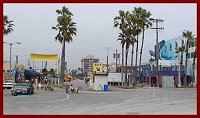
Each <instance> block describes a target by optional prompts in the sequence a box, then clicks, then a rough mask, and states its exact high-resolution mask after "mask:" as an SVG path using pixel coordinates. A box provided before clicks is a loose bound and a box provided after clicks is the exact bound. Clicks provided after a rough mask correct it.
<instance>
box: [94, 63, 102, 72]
mask: <svg viewBox="0 0 200 118" xmlns="http://www.w3.org/2000/svg"><path fill="white" fill-rule="evenodd" d="M102 70H103V64H102V63H93V72H94V73H101V72H102Z"/></svg>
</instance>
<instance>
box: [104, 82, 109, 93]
mask: <svg viewBox="0 0 200 118" xmlns="http://www.w3.org/2000/svg"><path fill="white" fill-rule="evenodd" d="M103 91H104V92H105V91H108V85H107V84H104V89H103Z"/></svg>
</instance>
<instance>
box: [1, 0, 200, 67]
mask: <svg viewBox="0 0 200 118" xmlns="http://www.w3.org/2000/svg"><path fill="white" fill-rule="evenodd" d="M62 6H66V7H67V8H69V10H70V11H71V12H72V13H73V15H74V16H73V20H74V22H76V23H77V36H75V37H74V38H73V42H72V43H70V44H67V45H66V61H67V62H68V68H69V69H76V68H78V67H81V59H82V58H84V57H86V56H87V55H94V56H95V57H96V58H99V59H100V61H101V62H103V63H106V56H107V50H106V47H109V48H110V50H109V62H114V61H115V59H114V58H113V53H114V51H115V50H116V49H117V50H118V52H120V53H121V48H120V47H121V46H120V43H119V41H117V37H118V33H119V32H120V31H119V30H118V29H117V28H113V21H114V20H113V19H114V17H115V16H118V11H119V10H124V11H127V10H133V9H134V7H139V6H140V7H142V8H144V9H146V10H148V11H151V13H152V17H153V18H160V19H163V20H164V24H162V26H164V31H160V32H159V41H161V40H169V39H172V38H175V37H177V36H180V35H181V32H182V31H184V30H190V31H192V32H193V33H194V34H195V35H196V32H197V5H196V4H191V3H190V4H186V3H184V4H153V3H151V4H135V3H133V4H130V3H128V4H63V3H62V4H19V3H17V4H13V3H12V4H8V3H6V4H4V8H3V10H4V11H3V13H4V15H8V16H9V20H13V21H14V24H15V26H14V32H12V34H9V35H8V36H4V41H6V42H9V43H10V42H15V41H18V42H21V44H20V45H17V44H15V45H14V46H13V53H12V55H13V56H12V60H13V61H15V58H14V56H15V55H20V56H19V63H20V64H24V65H27V60H28V58H29V56H30V53H48V54H51V53H58V54H59V55H61V48H62V47H61V44H60V43H59V42H56V41H55V35H56V33H57V32H56V31H54V30H52V29H51V28H52V26H55V25H56V18H57V14H56V12H55V11H56V9H61V8H62ZM154 45H155V30H152V29H147V30H146V32H145V43H144V52H143V62H147V61H148V60H149V57H150V54H149V50H150V49H151V50H153V46H154ZM130 51H131V50H130ZM129 55H130V54H129ZM4 60H9V46H8V45H6V44H4ZM129 62H130V61H129ZM53 65H54V64H53V63H50V65H49V68H51V67H53ZM36 66H41V62H38V63H36Z"/></svg>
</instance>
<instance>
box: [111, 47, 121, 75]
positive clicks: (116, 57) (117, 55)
mask: <svg viewBox="0 0 200 118" xmlns="http://www.w3.org/2000/svg"><path fill="white" fill-rule="evenodd" d="M113 57H114V58H115V59H116V65H115V66H116V70H115V71H116V72H117V59H119V57H120V54H119V53H117V49H116V50H115V53H113Z"/></svg>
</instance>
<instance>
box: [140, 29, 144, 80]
mask: <svg viewBox="0 0 200 118" xmlns="http://www.w3.org/2000/svg"><path fill="white" fill-rule="evenodd" d="M143 44H144V28H143V29H142V45H141V49H140V61H139V83H140V79H141V63H142V50H143Z"/></svg>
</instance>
